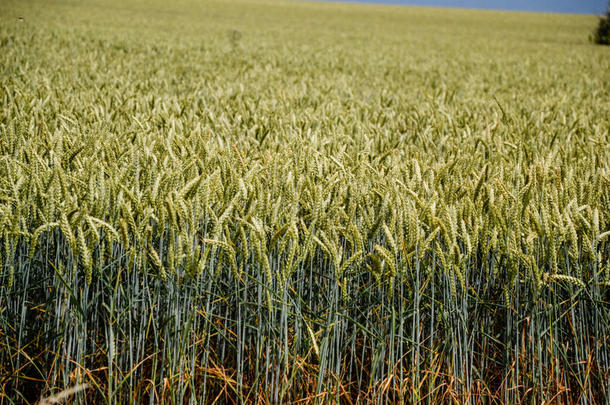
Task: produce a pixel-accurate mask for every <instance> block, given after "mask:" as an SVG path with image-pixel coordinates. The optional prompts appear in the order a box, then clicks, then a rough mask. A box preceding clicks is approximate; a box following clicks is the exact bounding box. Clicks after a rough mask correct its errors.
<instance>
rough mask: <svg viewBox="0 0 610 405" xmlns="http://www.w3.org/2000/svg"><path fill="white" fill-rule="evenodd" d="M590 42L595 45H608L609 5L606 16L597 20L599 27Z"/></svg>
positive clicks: (609, 5)
mask: <svg viewBox="0 0 610 405" xmlns="http://www.w3.org/2000/svg"><path fill="white" fill-rule="evenodd" d="M592 40H593V42H594V43H596V44H600V45H610V3H609V4H608V9H607V11H606V15H605V16H602V17H600V19H599V25H598V26H597V29H596V30H595V32H594V33H593V38H592Z"/></svg>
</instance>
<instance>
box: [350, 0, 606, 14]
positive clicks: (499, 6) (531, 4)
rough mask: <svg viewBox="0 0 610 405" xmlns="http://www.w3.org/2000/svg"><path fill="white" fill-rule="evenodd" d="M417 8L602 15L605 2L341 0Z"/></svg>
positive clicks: (601, 0) (580, 0) (588, 0)
mask: <svg viewBox="0 0 610 405" xmlns="http://www.w3.org/2000/svg"><path fill="white" fill-rule="evenodd" d="M342 1H358V2H366V3H383V4H410V5H418V6H438V7H461V8H485V9H495V10H524V11H549V12H555V13H576V14H603V13H605V11H606V8H607V6H608V1H607V0H342Z"/></svg>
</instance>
